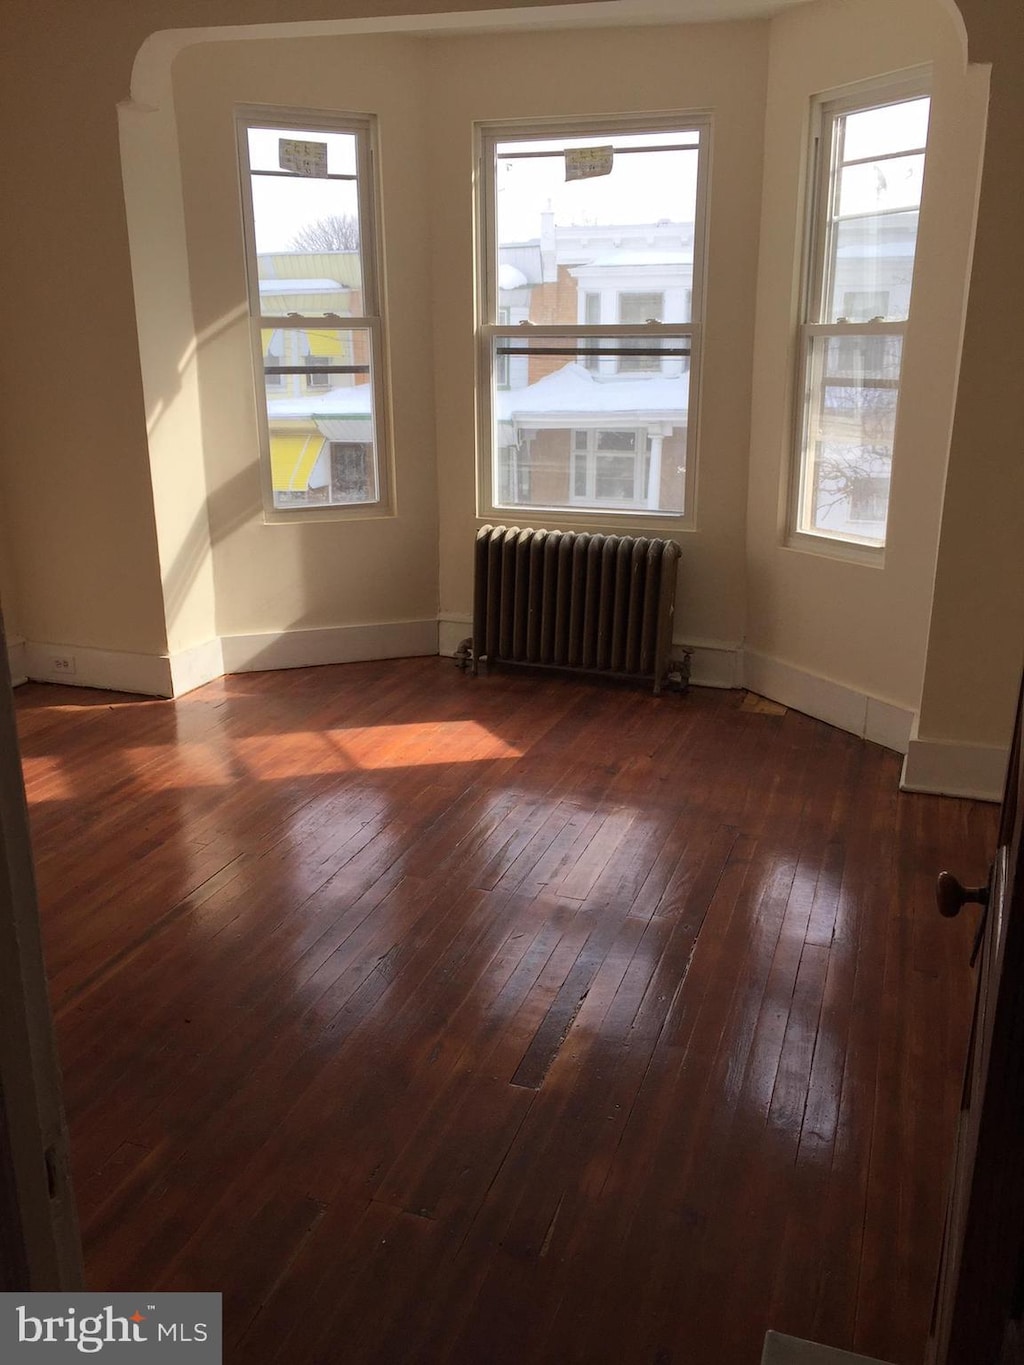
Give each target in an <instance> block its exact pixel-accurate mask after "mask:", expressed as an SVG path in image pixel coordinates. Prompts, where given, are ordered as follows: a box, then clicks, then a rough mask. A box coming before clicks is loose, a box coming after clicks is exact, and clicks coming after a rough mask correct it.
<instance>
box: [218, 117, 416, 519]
mask: <svg viewBox="0 0 1024 1365" xmlns="http://www.w3.org/2000/svg"><path fill="white" fill-rule="evenodd" d="M234 114H235V135H236V145H237V149H238V150H237V161H238V178H239V196H240V208H241V220H242V244H243V254H244V261H245V276H246V288H247V296H248V299H247V301H248V323H249V334H250V347H249V349H250V354H251V358H252V365H253V371H252V373H253V389H254V402H255V409H256V426H257V437H258V464H259V480H260V492H261V496H262V500H263V520H264V522H265V523H266V524H268V525H271V524H278V525H280V524H286V525H294V524H296V523H297V522H303V521H352V520H363V519H366V518H379V517H391V516H394V515H395V497H394V452H393V446H392V440H391V411H390V409H391V399H390V392H391V385H390V370H389V364H388V347H387V337H386V310H385V291H384V278H383V263H384V250H383V240H382V234H381V228H380V200H381V188H380V183H379V179H378V174H377V166H378V156H377V140H378V131H377V119H376V117H375V116H374V115H372V114H360V113H348V112H341V111H339V110H324V109H304V108H298V107H295V106H287V107H279V106H273V105H257V104H241V105H237V106H236V107H235V111H234ZM250 128H268V129H280V130H282V131H285V132H287V131H288V130H290V129H291V130H294V131H296V132H306V133H314V134H315V133H316V132H319V131H323V132H324V133H346V134H349V135H351V136H354V138H355V142H356V174H355V180H356V185H357V187H358V195H357V203H358V217H359V258H360V273H361V277H362V279H361V284H362V308H363V312H362V313H361V314H360V315H359V316H340V315H335V314H331V313H320V314H287V315H285V316H266V315H263V314H262V313H261V300H260V291H259V266H258V252H257V248H256V229H255V216H254V212H253V202H252V174H253V172H252V170H251V167H250V164H249V139H248V132H249V129H250ZM267 328H273V329H275V330H282V331H295V332H298V333H300V335H301V333H302V332H303V331H305V330H308V329H313V330H316V331H337V332H351V333H353V334H354V333H357V332H363V333H365V334H366V338H367V343H368V353H369V362H370V381H369V382H370V385H371V393H372V398H371V411H372V414H373V434H374V441H373V446H374V455H375V463H376V485H377V486H376V494H377V496H376V497H375V498H374V499H372V500H371V501H367V502H359V503H339V504H334V505H331V504H327V503H321V504H316V503H314V504H307V505H297V506H295V507H278V506H277V505H276V504H275V501H274V487H273V471H272V466H271V458H270V428H269V418H268V414H267V395H266V388H265V360H264V350H263V342H262V332H263V331H264V330H265V329H267ZM285 349H286V350H287V347H285ZM289 368H291V367H289ZM319 368H321V367H320V366H313V365H309V366H296V367H295V371H296V373H297V374H298V375H299V377H300V378H301V379H302V381H303V382H302V384H301V385H300V387H301V389H302V391H303V393H306V392H314V393H316V392H319V391H321V386H320V385H318V384H310V382H309V376H310V375H311V374H312V373H313V372H314V370H315V369H319ZM281 377H282V378H286V376H281ZM284 387H285V388H286V389H287V387H288V386H287V384H285V386H284ZM327 387H328V388H329V387H330V382H329V377H328V384H327ZM331 444H332V442H331V441H330V440H329V439H328V438H326V437H325V438H324V446H323V451H324V452H325V453H326V456H327V459H328V461H329V460H330V458H331V456H330V447H331Z"/></svg>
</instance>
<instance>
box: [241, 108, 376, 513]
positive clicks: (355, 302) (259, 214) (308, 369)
mask: <svg viewBox="0 0 1024 1365" xmlns="http://www.w3.org/2000/svg"><path fill="white" fill-rule="evenodd" d="M373 137H374V124H373V120H372V119H370V118H367V117H363V116H356V115H352V116H349V115H336V114H330V115H328V114H318V113H316V114H315V113H310V112H302V113H283V112H282V111H280V110H273V111H268V110H262V109H245V110H241V111H239V115H238V145H239V158H240V164H241V169H242V204H243V223H244V231H245V244H246V257H247V266H248V276H249V302H250V326H251V333H252V346H253V355H254V358H255V361H256V363H257V365H258V368H259V384H258V388H259V391H260V397H259V401H258V404H257V407H258V425H259V433H260V445H261V473H262V482H263V493H264V507H265V510H266V516H267V518H268V520H274V521H280V520H290V519H296V518H298V519H300V520H301V519H302V517H303V516H307V517H309V516H313V517H316V516H324V515H327V516H346V515H348V516H352V515H360V514H364V515H365V514H371V515H372V514H380V513H381V512H382V511H387V510H388V508H389V488H388V477H387V474H388V460H387V458H386V444H385V438H384V431H385V426H384V401H383V400H384V379H383V374H384V360H383V357H384V336H383V319H382V308H381V291H380V281H379V272H378V264H377V255H378V253H377V230H376V222H375V218H376V215H375V212H374V201H375V198H376V188H375V183H374V176H373V161H372V146H373Z"/></svg>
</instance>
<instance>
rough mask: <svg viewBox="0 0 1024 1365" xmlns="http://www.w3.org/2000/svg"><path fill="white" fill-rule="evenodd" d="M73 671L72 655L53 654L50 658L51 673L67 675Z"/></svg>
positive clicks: (73, 660) (73, 658)
mask: <svg viewBox="0 0 1024 1365" xmlns="http://www.w3.org/2000/svg"><path fill="white" fill-rule="evenodd" d="M74 671H75V656H74V655H73V654H54V655H52V656H51V658H50V672H51V673H67V674H68V675H70V674H72V673H74Z"/></svg>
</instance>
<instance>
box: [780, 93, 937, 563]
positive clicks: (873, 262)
mask: <svg viewBox="0 0 1024 1365" xmlns="http://www.w3.org/2000/svg"><path fill="white" fill-rule="evenodd" d="M928 112H929V100H928V96H927V94H926V93H925V87H924V85H923V83H922V82H915V83H913V84H909V85H903V86H901V87H899V88H890V89H888V90H887V91H884V92H877V91H876V92H875V94H874V95H873V96H865V95H863V94H861V95H859V96H851V97H846V98H842V99H836V100H828V101H823V102H822V103H820V104H819V105H818V106H817V107H816V110H815V127H814V139H813V143H812V163H813V164H812V172H813V174H812V187H813V188H812V195H811V214H810V218H811V221H810V224H809V232H808V244H809V246H808V272H807V287H806V291H805V300H806V302H805V313H804V323H803V326H802V329H801V331H802V336H801V346H800V387H799V395H800V400H801V410H800V413H799V417H798V421H797V442H796V452H795V470H794V477H793V480H792V493H793V496H792V506H791V518H790V526H791V534H792V539H793V542H794V543H804V544H808V545H812V544H814V543H817V544H819V545H821V544H823V543H826V542H832V543H833V544H834V543H835V542H846V543H847V544H849V545H852V546H858V545H859V546H862V547H864V550H863V551H862V552H863V553H869V554H870V553H871V552H872V551H877V550H879V549H881V548H882V547H884V545H885V539H886V524H887V521H888V508H889V484H890V477H891V473H892V461H893V442H894V437H895V431H896V410H897V404H898V400H899V391H900V374H901V369H902V361H903V341H904V333H905V331H906V326H907V318H908V315H909V310H910V294H911V284H912V282H913V276H914V254H915V250H916V245H917V223H918V212H919V208H920V203H921V185H922V180H923V176H924V162H925V145H926V141H927V135H928ZM810 538H813V539H810ZM852 552H853V553H857V551H852Z"/></svg>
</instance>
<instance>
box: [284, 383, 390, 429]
mask: <svg viewBox="0 0 1024 1365" xmlns="http://www.w3.org/2000/svg"><path fill="white" fill-rule="evenodd" d="M372 409H373V403H372V391H371V386H370V385H369V384H349V385H347V386H346V387H344V388H339V389H325V390H324V392H323V393H315V394H307V395H305V396H304V397H302V398H270V399H268V400H267V417H268V418H269V419H270V421H271V422H273V421H274V419H275V418H277V419H278V420H279V421H295V420H297V419H300V418H303V417H306V418H309V419H311V420H312V419H313V418H319V417H365V416H367V415H368V414H369V413H370V412H371V411H372Z"/></svg>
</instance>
